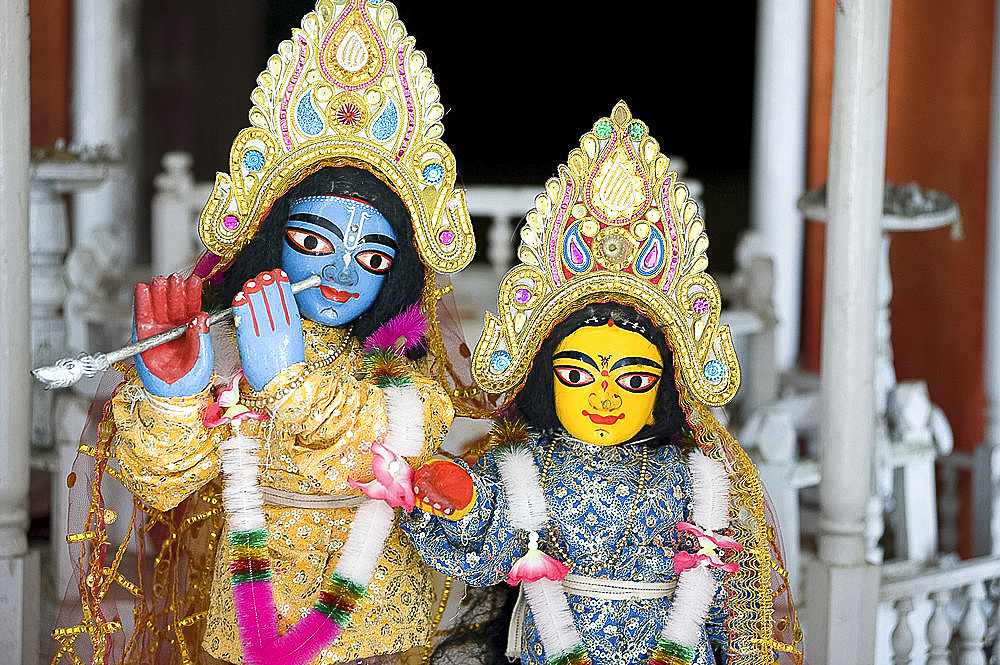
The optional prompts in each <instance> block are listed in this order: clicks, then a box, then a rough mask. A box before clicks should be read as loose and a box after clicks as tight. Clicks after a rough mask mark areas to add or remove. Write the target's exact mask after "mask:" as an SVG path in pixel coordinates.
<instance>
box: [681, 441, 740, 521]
mask: <svg viewBox="0 0 1000 665" xmlns="http://www.w3.org/2000/svg"><path fill="white" fill-rule="evenodd" d="M688 467H689V468H690V469H691V483H692V486H693V494H694V502H693V504H694V505H693V506H692V507H691V519H692V521H694V523H695V524H696V525H697V526H698V527H700V528H702V529H704V530H706V531H713V532H714V531H720V530H722V529H725V528H726V527H728V526H729V489H730V485H729V477H728V476H727V475H726V468H725V467H724V466H722V463H721V462H717V461H715V460H712V459H709V458H708V457H707V456H706V455H705V453H703V452H701V451H700V450H696V451H694V452H692V453H691V454H690V455H688Z"/></svg>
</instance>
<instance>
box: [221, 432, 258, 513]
mask: <svg viewBox="0 0 1000 665" xmlns="http://www.w3.org/2000/svg"><path fill="white" fill-rule="evenodd" d="M235 431H236V434H235V435H234V436H233V437H232V438H230V439H228V440H226V441H224V442H222V443H221V444H219V453H220V457H221V458H222V473H223V476H224V478H225V483H224V487H223V490H222V499H223V501H224V505H225V507H226V512H227V513H228V514H229V528H230V530H232V531H254V530H256V529H263V528H264V492H263V490H262V489H261V487H260V485H259V484H258V483H257V463H258V462H257V457H258V452H259V450H260V444H259V442H258V441H257V440H256V439H253V438H250V437H248V436H244V435H242V434H240V431H239V428H238V427H237V428H236V430H235Z"/></svg>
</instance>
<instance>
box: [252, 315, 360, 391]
mask: <svg viewBox="0 0 1000 665" xmlns="http://www.w3.org/2000/svg"><path fill="white" fill-rule="evenodd" d="M353 341H354V326H351V327H350V328H347V330H345V331H344V337H343V339H341V340H340V344H338V345H337V347H336V348H335V349H333V350H332V351H327V352H326V354H325V355H323V356H321V357H319V358H317V359H316V360H312V361H310V362H308V363H306V365H305V367H304V368H303V370H302V372H301V373H300V374H299V375H298V376H297V377H296V378H295V379H294V380H293V381H292V382H291V383H290V384H288V385H287V386H285V388H284V390H282V391H281V392H280V393H279V394H277V395H274V396H272V397H247V398H244V399H243V400H242V401H243V403H244V404H245V405H246V406H248V407H250V408H251V409H253V410H255V411H259V410H261V409H264V408H269V407H271V406H273V405H275V404H278V403H280V402H281V400H283V399H285V398H286V397H288V396H289V395H291V394H292V393H293V392H294V391H295V390H296V389H297V388H299V386H301V385H302V384H303V383H304V382H305V380H306V378H308V377H309V375H310V374H312V373H313V372H315V371H316V370H318V369H321V368H323V367H328V366H330V365H332V364H333V363H335V362H337V359H338V358H340V356H342V355H343V354H344V351H346V350H347V347H348V346H350V345H351V342H353Z"/></svg>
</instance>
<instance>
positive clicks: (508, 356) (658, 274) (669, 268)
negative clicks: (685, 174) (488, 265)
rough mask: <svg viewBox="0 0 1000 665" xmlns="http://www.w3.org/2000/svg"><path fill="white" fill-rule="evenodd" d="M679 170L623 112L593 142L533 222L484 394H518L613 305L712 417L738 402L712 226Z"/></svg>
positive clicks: (487, 355)
mask: <svg viewBox="0 0 1000 665" xmlns="http://www.w3.org/2000/svg"><path fill="white" fill-rule="evenodd" d="M668 166H669V160H668V159H667V157H666V156H665V155H663V154H662V153H661V152H660V149H659V144H658V143H657V141H656V140H655V139H654V138H652V137H651V136H649V132H648V130H647V127H646V124H645V123H643V122H642V121H640V120H636V119H633V118H632V113H631V111H630V110H629V108H628V106H626V104H625V103H624V102H619V103H618V104H617V105H615V107H614V110H613V111H612V112H611V117H610V118H602V119H600V120H598V121H597V122H596V123H595V124H594V128H593V130H591V131H590V132H588V133H587V134H584V135H583V138H582V139H580V147H579V148H577V149H574V150H573V151H572V152H571V153H570V154H569V158H568V159H567V161H566V164H565V165H561V166H560V167H559V169H558V174H559V175H558V177H555V178H551V179H550V180H549V181H548V182H547V183H546V185H545V191H544V192H543V193H542V194H540V195H539V196H538V197H537V198H536V199H535V206H536V207H535V208H534V209H533V210H531V211H530V212H529V213H528V215H527V223H526V224H525V226H524V227H523V228H522V229H521V246H520V248H519V250H518V258H519V259H520V261H521V263H520V264H518V265H517V266H515V267H514V268H512V269H511V270H509V271H508V272H507V274H506V275H504V277H503V280H502V281H501V283H500V292H499V297H498V299H497V308H498V311H499V316H495V315H493V314H491V313H489V312H487V313H486V323H485V328H484V331H483V336H482V337H481V338H480V340H479V344H478V345H477V346H476V351H475V354H474V355H473V359H472V371H473V376H474V377H475V380H476V382H477V383H478V384H479V385H480V386H481V387H482V388H483V389H484V390H486V391H488V392H495V393H502V392H506V391H508V390H510V389H512V388H515V387H516V386H519V385H520V383H521V382H522V381H523V380H524V377H525V375H526V374H527V372H528V370H529V368H530V365H531V360H532V358H533V357H534V355H535V353H536V352H537V350H538V348H539V346H540V345H541V343H542V341H543V340H544V339H545V338H546V336H548V334H549V332H550V331H551V330H552V328H553V326H555V325H556V324H557V323H558V322H559V321H561V320H562V319H563V318H565V317H566V316H567V315H568V314H570V313H572V312H573V311H575V310H577V309H580V308H581V307H582V306H583V305H584V304H586V303H587V302H595V301H601V300H614V301H617V302H624V303H627V304H631V305H633V306H634V307H636V308H637V309H638V310H639V311H641V312H643V313H645V314H646V315H648V316H650V317H651V318H652V320H653V321H654V322H655V323H656V324H657V325H659V326H661V327H662V328H663V329H664V331H666V334H667V338H668V340H669V342H670V346H671V348H672V349H673V352H674V362H675V365H676V366H677V368H678V369H679V371H680V373H681V375H682V377H683V380H684V381H685V382H686V383H687V385H688V388H689V391H690V394H691V395H692V396H693V397H695V398H697V399H698V400H699V401H701V402H702V403H704V404H707V405H709V406H719V405H722V404H725V403H726V402H728V401H729V400H730V399H732V397H733V395H735V393H736V390H737V388H739V385H740V367H739V364H738V363H737V361H736V353H735V352H734V350H733V343H732V338H731V336H730V333H729V327H728V326H724V325H720V324H719V314H720V312H721V309H722V302H721V298H720V297H719V287H718V285H717V284H716V283H715V280H713V279H712V278H711V277H710V276H709V275H707V274H706V273H705V269H706V268H707V267H708V259H707V258H706V256H705V250H706V249H707V248H708V237H707V236H706V235H705V224H704V222H703V221H702V219H701V217H700V216H699V214H698V205H697V203H695V201H693V200H692V199H691V198H690V194H689V190H688V188H687V186H686V185H685V184H684V183H682V182H680V181H679V180H678V179H677V174H676V173H675V172H672V171H668V170H667V169H668Z"/></svg>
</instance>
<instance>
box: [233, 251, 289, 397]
mask: <svg viewBox="0 0 1000 665" xmlns="http://www.w3.org/2000/svg"><path fill="white" fill-rule="evenodd" d="M233 317H234V320H235V322H236V345H237V346H238V347H239V349H240V359H241V361H242V363H243V375H244V376H246V378H247V382H249V383H250V386H251V387H252V388H253V389H254V390H256V391H258V392H259V391H261V390H263V389H264V386H266V385H267V384H268V383H270V382H271V379H273V378H274V377H275V376H277V375H278V374H279V373H281V372H282V371H283V370H285V369H287V368H288V367H291V366H292V365H294V364H295V363H300V362H303V361H304V360H305V359H306V351H305V341H304V340H303V336H302V319H301V318H300V317H299V309H298V306H296V304H295V296H294V295H293V294H292V287H291V284H290V283H289V281H288V276H287V275H286V274H285V272H284V271H283V270H280V269H275V270H271V271H269V272H262V273H260V274H259V275H257V276H256V277H254V278H253V279H251V280H248V281H247V283H246V284H244V285H243V290H242V291H240V292H239V293H237V294H236V297H235V298H233Z"/></svg>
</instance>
